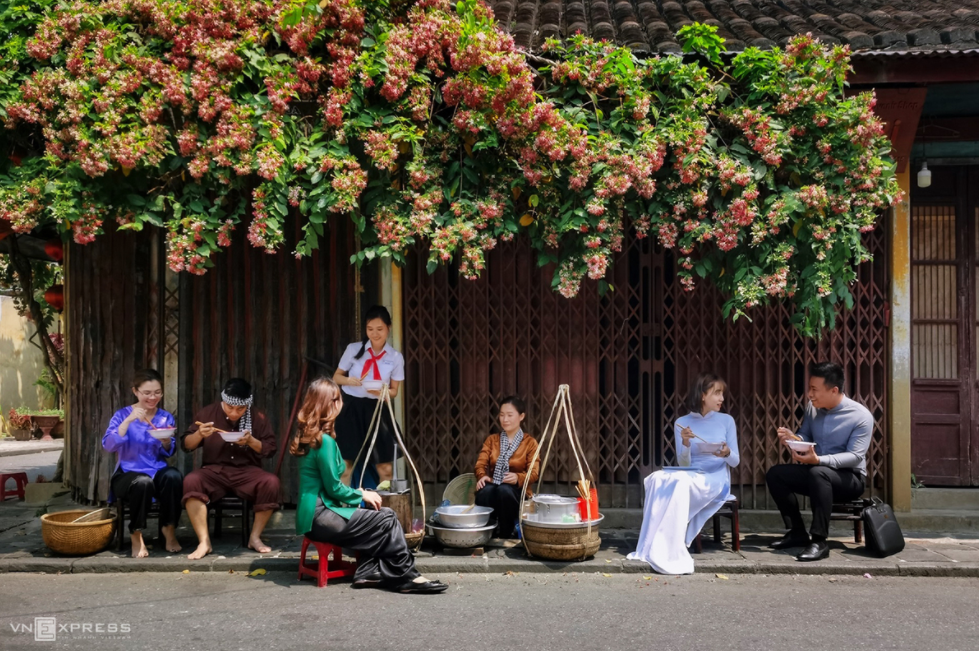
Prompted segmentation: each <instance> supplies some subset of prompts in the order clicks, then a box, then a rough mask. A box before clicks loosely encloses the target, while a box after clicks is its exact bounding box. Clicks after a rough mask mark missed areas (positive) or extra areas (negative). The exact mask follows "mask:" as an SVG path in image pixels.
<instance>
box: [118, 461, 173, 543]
mask: <svg viewBox="0 0 979 651" xmlns="http://www.w3.org/2000/svg"><path fill="white" fill-rule="evenodd" d="M112 492H113V493H115V495H116V497H117V498H120V499H124V500H126V501H127V502H129V533H133V532H134V531H142V530H143V529H145V528H146V516H147V514H149V512H150V505H152V504H153V500H154V499H155V500H156V501H157V503H158V504H159V505H160V526H161V527H167V526H169V525H175V524H177V522H178V521H179V520H180V508H181V507H180V501H181V498H182V497H183V495H184V476H183V475H182V474H180V471H179V470H177V469H176V468H172V467H170V466H167V467H166V468H161V469H160V470H157V471H156V474H155V475H154V476H152V477H150V476H149V475H147V474H146V473H142V472H132V471H130V472H116V474H115V475H113V476H112Z"/></svg>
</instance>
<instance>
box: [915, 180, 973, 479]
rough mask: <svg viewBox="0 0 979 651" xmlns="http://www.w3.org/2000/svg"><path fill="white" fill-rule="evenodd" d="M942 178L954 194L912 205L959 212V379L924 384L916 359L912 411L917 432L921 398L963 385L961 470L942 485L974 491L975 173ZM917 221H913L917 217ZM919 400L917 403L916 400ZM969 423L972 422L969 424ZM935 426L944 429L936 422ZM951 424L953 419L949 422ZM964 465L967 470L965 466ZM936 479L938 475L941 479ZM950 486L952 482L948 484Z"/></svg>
mask: <svg viewBox="0 0 979 651" xmlns="http://www.w3.org/2000/svg"><path fill="white" fill-rule="evenodd" d="M938 170H939V171H938V172H937V173H938V174H955V176H956V178H955V183H954V192H955V194H954V195H950V194H946V195H932V196H928V195H927V194H926V195H925V196H924V197H920V198H918V199H916V200H915V201H914V202H913V203H912V210H913V209H914V208H915V207H918V206H951V207H954V209H955V238H956V242H957V245H956V249H955V260H954V266H955V269H956V274H957V278H956V285H955V293H956V294H955V296H956V298H955V300H956V316H957V322H958V332H957V335H958V336H957V348H958V350H957V351H956V355H955V362H956V363H957V365H958V368H957V379H955V380H944V379H919V378H918V377H917V373H918V369H917V367H916V365H915V362H914V356H912V366H911V395H912V411H911V424H912V427H914V426H915V425H918V424H919V422H920V420H921V417H920V416H919V412H918V411H916V410H915V408H914V405H915V404H916V403H919V401H920V400H921V399H922V398H921V396H922V395H923V394H927V393H929V392H937V391H940V390H942V388H945V389H950V388H952V387H954V386H955V385H958V389H959V412H958V424H959V441H958V448H957V449H958V457H959V463H960V465H959V467H958V469H957V471H956V475H955V477H951V476H947V477H943V478H942V479H940V480H938V481H939V482H940V483H942V484H943V485H954V486H970V485H975V484H976V469H977V465H976V461H977V459H976V455H977V451H976V449H975V448H976V447H977V446H976V445H974V444H973V443H974V441H975V440H976V423H977V415H979V413H977V412H979V401H976V400H975V398H974V396H975V389H976V378H977V376H979V374H977V372H976V354H977V353H976V300H975V293H976V278H975V276H976V263H977V255H979V252H977V251H976V248H977V247H976V224H975V221H976V220H975V218H974V216H973V214H972V212H971V211H970V206H972V205H974V204H973V201H972V194H973V191H972V190H971V188H970V187H969V180H970V176H971V174H972V172H973V168H969V167H966V166H955V167H939V168H938ZM912 219H913V217H912ZM915 245H916V243H915V242H914V241H912V242H911V247H912V256H911V262H910V264H911V266H912V268H913V267H914V266H915V264H916V256H915V255H914V250H915V249H914V247H915ZM911 291H912V296H911V301H912V305H914V304H915V296H914V283H913V282H912V286H911ZM911 316H912V318H911V323H912V330H911V345H912V347H913V346H914V345H915V335H914V332H915V328H914V325H916V324H917V323H918V322H919V320H918V319H917V318H915V315H914V314H913V313H912V315H911ZM916 394H917V395H918V396H919V397H918V398H917V400H915V395H916ZM966 419H969V422H964V421H965V420H966ZM935 424H939V423H938V422H936V423H935ZM947 424H948V425H952V424H953V423H952V422H951V420H950V421H949V422H948V423H947ZM914 436H915V432H914V431H912V437H914ZM962 463H964V464H965V467H964V468H963V467H962V465H961V464H962ZM915 465H916V458H915V457H914V456H912V468H914V467H915ZM919 478H923V479H924V480H925V481H928V482H929V483H933V482H934V481H935V479H932V478H930V477H928V476H927V475H921V476H920V477H919ZM936 478H937V476H936ZM946 482H948V483H946Z"/></svg>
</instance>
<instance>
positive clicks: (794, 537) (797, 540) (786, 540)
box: [769, 531, 809, 549]
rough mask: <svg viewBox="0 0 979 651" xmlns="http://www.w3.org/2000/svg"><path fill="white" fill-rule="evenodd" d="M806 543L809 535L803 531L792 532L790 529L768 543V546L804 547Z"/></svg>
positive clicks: (774, 547)
mask: <svg viewBox="0 0 979 651" xmlns="http://www.w3.org/2000/svg"><path fill="white" fill-rule="evenodd" d="M808 544H809V536H807V535H806V534H804V533H801V534H800V533H792V532H791V531H790V532H789V533H787V534H785V535H784V536H782V537H781V538H780V539H779V540H776V541H775V542H773V543H772V544H771V545H769V547H771V548H772V549H789V548H790V547H805V546H806V545H808Z"/></svg>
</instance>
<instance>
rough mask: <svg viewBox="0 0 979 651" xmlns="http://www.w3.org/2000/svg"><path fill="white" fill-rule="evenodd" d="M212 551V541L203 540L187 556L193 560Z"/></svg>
mask: <svg viewBox="0 0 979 651" xmlns="http://www.w3.org/2000/svg"><path fill="white" fill-rule="evenodd" d="M210 553H211V542H210V541H207V542H202V543H201V544H199V545H198V546H197V549H195V550H194V551H193V552H191V553H190V554H187V558H188V559H189V560H192V561H196V560H200V559H202V558H204V557H205V556H207V555H208V554H210Z"/></svg>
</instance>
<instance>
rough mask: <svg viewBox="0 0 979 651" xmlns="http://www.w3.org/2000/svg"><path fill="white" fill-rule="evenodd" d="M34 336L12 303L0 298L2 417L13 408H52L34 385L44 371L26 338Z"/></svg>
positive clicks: (7, 298)
mask: <svg viewBox="0 0 979 651" xmlns="http://www.w3.org/2000/svg"><path fill="white" fill-rule="evenodd" d="M32 334H34V326H33V325H32V324H31V322H30V321H28V320H27V319H25V318H23V317H21V316H20V315H18V314H17V310H16V308H15V307H14V301H13V299H12V298H10V297H9V296H0V409H2V410H3V414H4V418H6V416H7V413H8V412H9V411H10V409H12V408H16V407H20V406H22V405H23V406H26V407H30V408H32V409H41V408H47V407H51V406H53V405H52V402H53V401H52V400H51V399H50V398H48V395H49V394H48V393H47V392H46V391H44V390H43V389H41V388H40V387H37V386H34V382H35V381H37V378H39V377H40V376H41V371H43V370H44V357H43V356H42V353H41V351H40V350H39V349H38V348H37V347H36V346H35V345H34V344H32V343H30V342H29V341H28V338H29V337H30V336H31V335H32Z"/></svg>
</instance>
